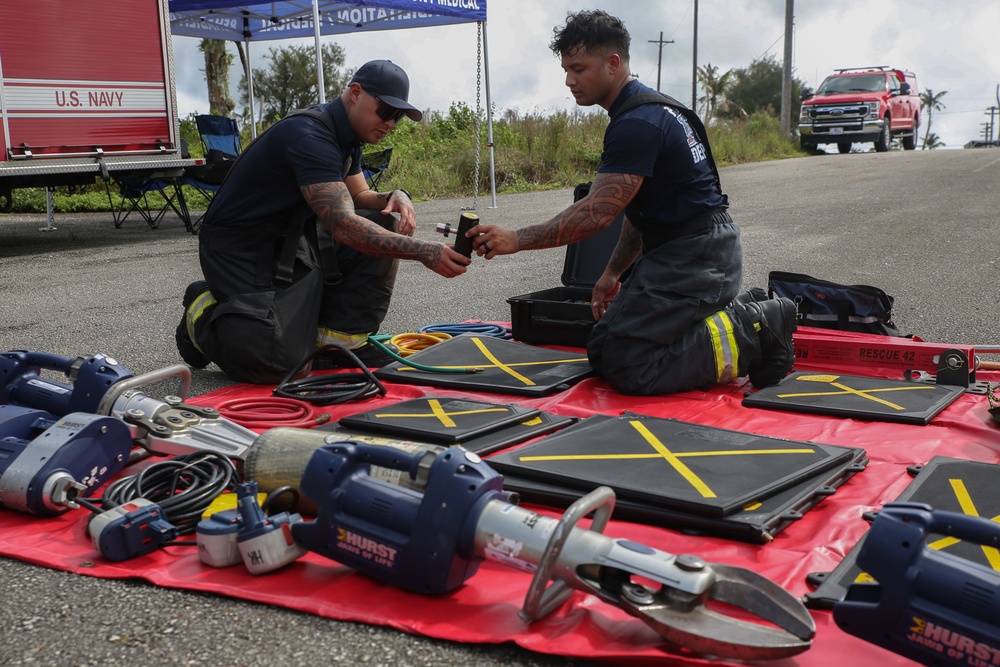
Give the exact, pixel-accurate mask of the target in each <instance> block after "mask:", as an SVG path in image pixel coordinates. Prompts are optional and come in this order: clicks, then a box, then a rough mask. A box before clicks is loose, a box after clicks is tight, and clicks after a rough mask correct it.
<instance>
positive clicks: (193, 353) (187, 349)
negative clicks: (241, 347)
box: [174, 280, 209, 368]
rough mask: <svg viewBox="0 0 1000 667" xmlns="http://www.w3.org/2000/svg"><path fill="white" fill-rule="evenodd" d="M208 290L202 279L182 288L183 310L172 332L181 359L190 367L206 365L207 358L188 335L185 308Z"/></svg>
mask: <svg viewBox="0 0 1000 667" xmlns="http://www.w3.org/2000/svg"><path fill="white" fill-rule="evenodd" d="M207 290H208V283H206V282H205V281H204V280H196V281H195V282H193V283H191V284H190V285H188V286H187V289H186V290H184V300H183V301H182V303H183V304H184V312H183V313H181V323H180V324H178V325H177V331H176V332H174V340H175V341H176V342H177V351H178V352H179V353H180V355H181V359H183V360H184V363H186V364H187V365H188V366H191V367H192V368H204V367H205V366H208V364H209V359H208V357H206V356H205V355H204V354H203V353H202V351H201V350H199V349H198V348H197V346H195V344H194V341H193V340H191V336H189V335H188V329H187V310H188V306H190V305H191V304H192V303H193V302H194V300H195V299H197V298H198V295H200V294H201V293H202V292H205V291H207Z"/></svg>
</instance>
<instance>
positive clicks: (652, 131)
mask: <svg viewBox="0 0 1000 667" xmlns="http://www.w3.org/2000/svg"><path fill="white" fill-rule="evenodd" d="M647 92H655V91H653V89H651V88H649V87H648V86H644V85H643V84H641V83H639V82H638V81H635V80H633V81H630V82H629V83H627V84H626V85H625V87H624V88H622V92H621V93H619V95H618V98H617V99H615V101H614V104H612V105H611V109H610V110H609V114H611V115H613V114H614V112H615V110H616V109H619V108H621V106H622V105H623V104H624V103H625V100H627V99H628V98H630V97H632V96H633V95H638V94H639V93H647ZM597 171H598V173H607V174H632V175H635V176H642V177H644V179H645V180H644V181H643V183H642V187H641V188H639V192H638V193H636V196H635V198H634V199H633V200H632V202H631V203H630V204H629V205H628V206H627V207H626V208H625V215H626V216H627V217H628V219H629V220H630V221H631V222H632V223H633V224H635V225H636V227H637V228H638V229H639V231H640V232H642V231H647V230H649V229H651V228H652V227H654V226H659V225H661V224H663V225H671V226H673V225H678V224H680V223H682V222H685V221H686V220H690V219H691V218H693V217H694V216H696V215H699V214H701V213H704V212H705V211H707V210H708V209H711V208H714V207H716V206H721V205H722V204H723V203H724V202H725V200H724V199H723V196H722V193H721V192H720V191H719V187H718V185H717V184H716V180H715V176H714V175H713V173H712V167H711V165H710V164H709V161H708V156H707V154H706V152H705V146H704V144H702V143H701V141H700V140H699V139H698V135H697V134H696V133H695V132H694V129H693V128H692V127H691V125H690V124H689V123H688V122H687V119H685V118H684V116H683V115H682V114H681V113H680V112H679V111H676V110H675V109H673V108H672V107H668V106H666V105H663V104H641V105H639V106H637V107H634V108H632V109H629V110H628V111H626V112H625V113H623V114H621V115H619V116H618V117H616V118H614V119H613V120H612V121H611V123H610V124H609V125H608V129H607V130H606V132H605V134H604V154H603V155H602V157H601V166H600V167H598V169H597Z"/></svg>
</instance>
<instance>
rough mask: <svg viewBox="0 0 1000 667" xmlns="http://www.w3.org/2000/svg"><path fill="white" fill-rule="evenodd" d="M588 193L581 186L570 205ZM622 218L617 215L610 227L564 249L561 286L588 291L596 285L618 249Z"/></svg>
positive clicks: (587, 185) (575, 189) (586, 186)
mask: <svg viewBox="0 0 1000 667" xmlns="http://www.w3.org/2000/svg"><path fill="white" fill-rule="evenodd" d="M589 192H590V183H580V184H579V185H577V186H576V187H575V188H574V189H573V201H574V202H577V201H580V200H581V199H583V198H584V197H586V196H587V193H589ZM624 218H625V216H624V214H622V215H619V216H618V217H617V218H615V221H614V222H613V223H611V225H609V226H608V227H605V228H604V229H602V230H601V231H599V232H597V233H596V234H594V235H593V236H591V237H590V238H586V239H584V240H582V241H578V242H576V243H570V244H569V245H568V246H566V258H565V259H564V260H563V271H562V284H563V285H564V286H566V287H587V288H591V287H593V286H594V285H595V284H596V283H597V279H598V278H600V277H601V274H602V273H604V267H606V266H607V265H608V260H609V259H611V253H612V252H614V250H615V246H616V245H618V237H619V236H620V235H621V231H622V222H623V220H624Z"/></svg>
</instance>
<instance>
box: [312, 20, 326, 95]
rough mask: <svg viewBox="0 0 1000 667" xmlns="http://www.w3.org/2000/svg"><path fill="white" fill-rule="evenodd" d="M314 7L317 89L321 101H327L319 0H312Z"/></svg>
mask: <svg viewBox="0 0 1000 667" xmlns="http://www.w3.org/2000/svg"><path fill="white" fill-rule="evenodd" d="M312 8H313V39H314V40H315V41H316V89H317V90H318V91H319V103H320V104H324V103H325V102H326V83H325V82H324V81H323V48H322V47H321V46H320V44H319V0H312Z"/></svg>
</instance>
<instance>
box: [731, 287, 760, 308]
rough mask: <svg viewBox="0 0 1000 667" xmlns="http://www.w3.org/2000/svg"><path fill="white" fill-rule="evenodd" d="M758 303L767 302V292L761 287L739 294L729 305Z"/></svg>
mask: <svg viewBox="0 0 1000 667" xmlns="http://www.w3.org/2000/svg"><path fill="white" fill-rule="evenodd" d="M758 301H767V292H765V291H764V289H763V288H761V287H751V288H750V289H748V290H747V291H746V292H740V293H739V294H737V295H736V296H735V297H734V298H733V303H732V304H731V305H733V306H736V305H745V304H748V303H755V302H758Z"/></svg>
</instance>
